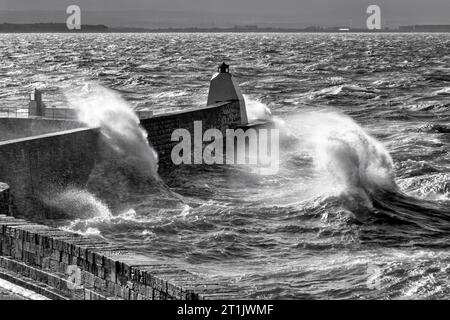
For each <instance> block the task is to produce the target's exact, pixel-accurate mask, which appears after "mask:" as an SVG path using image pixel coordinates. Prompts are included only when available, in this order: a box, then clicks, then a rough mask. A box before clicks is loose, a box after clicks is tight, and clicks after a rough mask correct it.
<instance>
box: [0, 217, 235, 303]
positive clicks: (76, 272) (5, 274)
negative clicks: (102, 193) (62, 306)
mask: <svg viewBox="0 0 450 320" xmlns="http://www.w3.org/2000/svg"><path fill="white" fill-rule="evenodd" d="M0 278H3V279H5V280H8V281H12V282H14V283H16V284H19V285H22V286H24V287H26V288H30V289H32V290H35V291H37V292H38V293H40V294H42V295H44V296H47V297H49V298H52V299H80V300H83V299H84V300H105V299H123V300H160V299H164V300H166V299H177V300H197V299H215V298H236V296H237V294H236V292H234V293H233V292H232V291H230V290H229V289H227V288H226V287H224V286H223V285H218V284H216V283H214V282H210V281H206V280H205V279H202V278H200V277H198V276H196V275H194V274H192V273H189V272H187V271H185V270H182V269H180V268H177V267H176V266H174V265H168V264H164V263H159V262H158V261H156V260H155V259H153V258H151V257H148V256H145V255H141V254H139V253H136V252H132V251H129V250H128V249H127V248H125V247H123V246H119V245H114V244H111V243H108V242H105V241H104V240H102V239H99V238H87V237H84V236H81V235H78V234H74V233H70V232H66V231H63V230H60V229H56V228H51V227H47V226H43V225H38V224H34V223H31V222H28V221H25V220H20V219H15V218H13V217H7V216H4V215H0Z"/></svg>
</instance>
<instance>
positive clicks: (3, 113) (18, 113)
mask: <svg viewBox="0 0 450 320" xmlns="http://www.w3.org/2000/svg"><path fill="white" fill-rule="evenodd" d="M0 117H2V118H28V109H24V108H19V107H0Z"/></svg>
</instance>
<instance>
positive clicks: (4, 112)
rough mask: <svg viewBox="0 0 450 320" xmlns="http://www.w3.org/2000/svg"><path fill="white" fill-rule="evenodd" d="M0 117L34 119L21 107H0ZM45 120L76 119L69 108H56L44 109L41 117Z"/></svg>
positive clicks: (26, 109)
mask: <svg viewBox="0 0 450 320" xmlns="http://www.w3.org/2000/svg"><path fill="white" fill-rule="evenodd" d="M0 117H1V118H28V117H35V116H32V115H30V113H29V109H28V108H23V107H0ZM41 117H43V118H47V119H65V120H73V119H76V118H77V115H76V112H75V110H74V109H70V108H56V107H46V108H45V109H44V114H43V115H42V116H41Z"/></svg>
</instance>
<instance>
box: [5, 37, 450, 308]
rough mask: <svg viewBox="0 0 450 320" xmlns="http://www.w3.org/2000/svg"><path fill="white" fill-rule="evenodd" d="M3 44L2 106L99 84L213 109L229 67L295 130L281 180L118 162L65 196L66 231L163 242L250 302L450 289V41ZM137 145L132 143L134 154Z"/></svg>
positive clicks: (219, 169) (252, 96) (140, 104)
mask: <svg viewBox="0 0 450 320" xmlns="http://www.w3.org/2000/svg"><path fill="white" fill-rule="evenodd" d="M0 39H1V41H0V56H1V65H0V75H1V77H0V99H1V100H0V101H1V104H2V106H4V105H8V106H16V107H24V106H25V105H26V103H27V100H26V99H27V94H28V93H29V92H30V91H31V89H32V88H34V87H38V88H40V89H42V90H43V91H44V94H45V96H44V100H45V101H46V103H47V104H48V105H65V104H67V103H68V102H67V100H70V97H71V94H72V93H73V91H76V90H78V88H84V87H85V85H86V84H87V83H91V82H92V81H96V82H99V83H100V84H101V85H102V86H104V87H107V88H111V89H114V90H116V91H117V92H119V93H120V94H121V96H122V97H123V99H126V100H127V101H128V102H129V103H130V105H131V106H133V107H135V108H148V109H150V110H153V111H154V112H155V113H157V112H166V111H173V110H179V109H185V108H192V107H200V106H203V105H204V104H205V102H206V94H207V90H208V84H209V80H210V78H211V75H212V73H213V72H214V71H215V70H216V67H217V65H218V64H219V63H220V62H222V61H226V62H228V63H229V64H231V68H232V69H231V70H232V73H233V74H234V76H235V77H236V79H237V81H238V82H239V83H240V86H241V89H242V91H243V92H244V93H245V94H246V98H247V100H248V103H249V104H250V105H252V108H255V109H259V110H261V109H262V110H264V109H265V108H266V107H268V108H270V110H271V111H272V114H273V115H274V117H276V119H277V123H278V125H279V127H280V129H281V130H282V132H284V133H286V136H285V138H283V139H285V140H283V143H282V148H281V159H282V161H281V167H280V171H279V173H278V174H276V175H270V176H265V175H260V174H258V172H257V171H255V170H253V168H249V167H234V166H233V167H231V166H215V167H208V166H198V167H194V168H190V169H186V168H184V169H181V168H180V169H178V170H174V171H172V172H170V173H165V174H163V177H162V179H163V181H164V182H161V181H160V180H159V179H157V178H155V177H154V176H153V177H151V178H149V177H148V175H147V174H146V173H147V172H149V171H151V170H152V166H146V165H145V164H142V163H140V164H138V165H139V166H140V168H141V170H140V171H139V172H136V170H135V168H130V161H128V160H127V159H121V157H120V155H118V156H117V158H116V159H114V160H110V157H107V156H105V159H108V160H105V161H104V163H103V164H101V165H99V167H98V168H96V170H94V172H93V174H92V176H91V179H90V181H89V184H88V188H87V189H86V190H67V191H65V192H62V193H61V195H60V196H59V197H56V198H55V199H53V200H56V201H53V203H52V205H56V206H59V207H62V210H65V211H67V213H68V215H70V217H71V218H70V219H69V220H68V221H64V222H63V223H62V224H63V227H64V228H67V229H70V230H74V231H78V232H82V233H86V234H93V235H97V236H101V237H105V238H107V239H109V240H111V241H115V242H118V243H122V244H124V245H126V246H128V247H130V248H134V249H137V250H140V251H144V252H147V253H149V254H151V255H153V256H155V257H156V258H158V259H160V260H161V261H166V262H168V263H173V264H177V265H179V266H181V267H183V268H185V269H187V270H189V271H192V272H195V273H198V274H201V275H203V276H205V277H208V278H210V279H212V280H214V281H217V282H219V283H224V284H227V285H230V286H232V287H233V288H236V290H239V292H240V293H241V295H242V297H243V298H259V299H263V298H317V299H326V298H334V299H336V298H337V299H344V298H436V299H444V298H448V297H449V294H450V281H449V280H450V279H449V275H450V265H449V263H450V254H449V250H448V249H449V246H450V216H449V215H450V208H449V204H450V198H449V192H450V155H449V150H450V67H449V65H450V35H448V34H382V35H381V34H380V35H369V34H364V35H362V34H92V35H91V34H80V35H67V34H61V35H58V34H32V35H0ZM68 92H69V93H68ZM100 100H101V99H100ZM95 101H96V100H95V99H94V106H95ZM102 101H103V102H105V101H106V102H107V103H103V104H102V105H103V106H104V105H108V106H116V105H117V106H118V108H119V107H120V106H121V105H122V104H124V103H125V102H124V101H123V100H120V101H118V100H117V99H116V98H115V97H109V98H108V99H106V100H102ZM91 102H92V101H91ZM99 108H100V106H99ZM125 118H126V117H125ZM118 122H120V121H119V119H114V114H112V116H111V114H110V116H109V117H106V120H105V121H103V123H107V124H106V125H105V130H106V131H107V132H108V133H109V137H110V138H111V137H112V138H111V139H110V141H109V142H111V141H113V143H114V142H117V141H118V140H117V139H119V140H120V137H117V136H114V134H113V133H114V125H115V124H117V123H118ZM108 123H109V124H108ZM124 128H126V127H124ZM124 130H125V129H124ZM131 136H133V137H138V136H139V134H138V133H136V134H132V135H131ZM286 137H287V138H286ZM116 138H117V139H116ZM115 139H116V140H115ZM126 141H128V144H127V145H125V144H123V141H121V142H122V143H116V147H117V148H118V149H125V150H126V151H127V152H128V153H129V152H134V151H132V150H131V149H132V148H134V146H135V145H134V144H133V143H131V144H130V140H126ZM130 146H131V147H130ZM117 148H116V149H117ZM135 149H136V148H135ZM137 149H138V151H137V152H136V154H138V155H139V157H140V159H146V161H150V162H151V161H153V158H152V155H151V154H149V153H148V152H147V150H146V149H145V147H144V148H143V149H141V148H140V147H137ZM130 150H131V151H130ZM133 150H134V149H133ZM105 152H106V153H108V154H109V152H114V151H110V150H109V151H105ZM143 168H144V169H143ZM155 179H156V180H157V181H156V182H155ZM55 202H57V204H55ZM86 211H92V212H90V213H86Z"/></svg>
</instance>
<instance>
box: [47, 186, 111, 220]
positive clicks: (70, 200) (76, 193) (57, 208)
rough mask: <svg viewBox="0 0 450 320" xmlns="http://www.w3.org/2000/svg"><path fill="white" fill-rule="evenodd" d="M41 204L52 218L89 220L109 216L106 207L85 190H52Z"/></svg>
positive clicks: (71, 188)
mask: <svg viewBox="0 0 450 320" xmlns="http://www.w3.org/2000/svg"><path fill="white" fill-rule="evenodd" d="M42 201H43V203H44V204H45V205H46V206H47V207H48V209H49V210H50V213H51V216H52V218H56V217H59V218H65V219H89V218H94V217H95V218H107V217H110V216H111V212H110V210H109V208H108V206H107V205H106V204H105V203H104V202H103V201H101V200H100V199H99V198H97V197H96V196H95V195H93V194H92V193H90V192H88V191H87V190H83V189H80V188H77V187H68V188H66V189H64V190H53V192H52V193H51V194H50V193H48V194H46V195H44V196H43V197H42Z"/></svg>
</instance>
